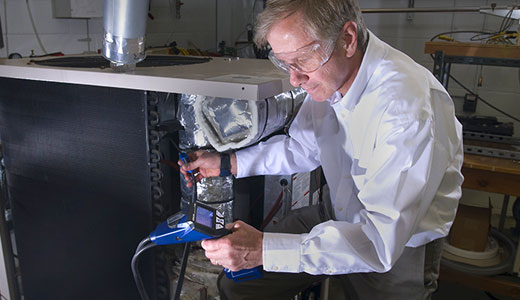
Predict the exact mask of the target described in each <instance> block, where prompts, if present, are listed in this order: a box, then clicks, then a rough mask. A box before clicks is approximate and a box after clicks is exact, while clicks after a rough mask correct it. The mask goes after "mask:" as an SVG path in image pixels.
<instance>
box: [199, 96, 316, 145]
mask: <svg viewBox="0 0 520 300" xmlns="http://www.w3.org/2000/svg"><path fill="white" fill-rule="evenodd" d="M305 95H306V94H305V92H304V91H303V90H302V89H295V90H293V91H289V92H285V93H282V94H279V95H277V96H274V97H271V98H267V99H265V100H263V101H252V100H239V99H229V98H217V97H205V96H196V97H197V99H196V100H195V101H194V110H195V120H196V123H197V124H198V126H200V129H202V131H203V132H204V135H205V136H206V138H207V140H208V141H209V142H210V144H211V146H213V148H215V149H216V150H217V151H218V152H224V151H227V150H231V149H239V148H244V147H247V146H249V145H252V144H254V143H256V142H258V141H260V140H261V139H263V138H264V137H267V136H269V135H270V134H272V133H274V132H276V131H278V130H280V129H282V128H283V127H284V126H285V125H286V124H287V123H288V122H289V121H290V120H291V119H292V117H293V116H294V114H295V113H296V111H297V109H298V108H299V107H300V106H301V104H302V103H303V100H304V99H305Z"/></svg>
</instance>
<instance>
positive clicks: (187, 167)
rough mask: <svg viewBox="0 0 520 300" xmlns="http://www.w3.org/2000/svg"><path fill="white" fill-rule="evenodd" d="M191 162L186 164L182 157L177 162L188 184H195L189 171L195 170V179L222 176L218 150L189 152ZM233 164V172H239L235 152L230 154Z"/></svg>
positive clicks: (188, 185)
mask: <svg viewBox="0 0 520 300" xmlns="http://www.w3.org/2000/svg"><path fill="white" fill-rule="evenodd" d="M188 157H189V158H190V162H189V163H186V164H184V163H183V162H182V161H181V160H180V159H179V161H178V162H177V164H178V165H179V166H181V169H180V170H181V173H182V174H183V175H184V178H185V179H186V182H187V184H186V186H187V187H191V186H193V182H191V177H190V175H189V174H188V171H193V174H194V175H195V180H197V181H201V180H202V178H207V177H217V176H220V153H218V152H207V151H203V150H199V151H195V152H190V153H188ZM229 158H230V164H231V173H232V174H234V175H236V174H237V157H236V155H235V153H231V155H230V156H229Z"/></svg>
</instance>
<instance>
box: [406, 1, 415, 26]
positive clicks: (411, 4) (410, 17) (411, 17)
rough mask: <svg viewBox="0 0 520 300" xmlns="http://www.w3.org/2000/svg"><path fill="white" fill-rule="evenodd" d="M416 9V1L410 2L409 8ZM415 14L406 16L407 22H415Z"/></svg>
mask: <svg viewBox="0 0 520 300" xmlns="http://www.w3.org/2000/svg"><path fill="white" fill-rule="evenodd" d="M414 7H415V0H408V8H414ZM413 17H414V14H413V13H411V12H409V13H407V14H406V20H408V21H413Z"/></svg>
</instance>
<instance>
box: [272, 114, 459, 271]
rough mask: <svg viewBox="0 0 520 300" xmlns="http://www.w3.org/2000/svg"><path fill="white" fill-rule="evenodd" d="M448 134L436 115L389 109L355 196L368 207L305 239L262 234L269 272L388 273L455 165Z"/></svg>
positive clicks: (319, 227)
mask: <svg viewBox="0 0 520 300" xmlns="http://www.w3.org/2000/svg"><path fill="white" fill-rule="evenodd" d="M445 134H451V135H452V136H453V135H454V134H455V133H454V132H442V131H440V132H436V131H435V128H434V124H433V121H432V115H429V116H424V115H423V116H406V115H403V114H402V112H400V111H392V108H391V107H390V108H389V109H388V111H387V112H385V114H384V115H383V117H382V119H381V122H380V125H379V130H378V137H377V143H376V145H375V147H374V149H373V153H372V155H371V156H370V159H369V161H368V162H365V163H366V165H365V166H364V167H365V168H366V172H365V175H364V181H365V182H363V184H362V186H361V188H360V189H359V193H358V194H357V197H358V199H359V200H360V202H361V203H362V205H363V206H364V208H363V209H362V211H361V212H360V218H359V220H358V221H357V222H355V223H349V222H344V221H328V222H325V223H322V224H319V225H317V226H315V227H314V228H313V229H312V230H311V231H310V233H308V234H301V235H287V234H279V233H264V239H263V262H264V269H265V270H267V271H278V272H306V273H310V274H346V273H357V272H386V271H388V270H390V269H391V267H392V265H393V264H394V263H395V261H396V260H397V259H398V258H399V256H400V255H401V253H402V252H403V250H404V247H405V245H406V243H407V242H408V241H409V239H410V237H411V236H412V234H413V233H414V231H415V229H416V228H417V226H418V224H419V221H420V220H421V218H423V216H424V215H425V212H426V211H427V209H428V207H429V206H430V204H431V202H432V200H433V198H434V197H435V193H436V191H437V189H438V187H439V185H440V183H441V181H442V179H443V177H444V174H445V173H446V170H447V169H448V168H449V167H450V164H451V163H452V161H453V160H454V158H453V154H452V153H451V152H450V151H448V150H447V149H448V148H449V147H448V145H447V143H448V142H446V141H448V140H450V139H449V138H447V137H446V136H441V135H445ZM436 135H439V136H436ZM455 135H457V134H455ZM456 139H457V138H456V137H455V140H456ZM450 153H451V154H450ZM353 176H355V174H353ZM456 184H460V183H454V185H456ZM459 188H460V186H459ZM340 200H341V195H336V202H337V201H340ZM457 200H458V199H454V201H457ZM347 209H348V207H347Z"/></svg>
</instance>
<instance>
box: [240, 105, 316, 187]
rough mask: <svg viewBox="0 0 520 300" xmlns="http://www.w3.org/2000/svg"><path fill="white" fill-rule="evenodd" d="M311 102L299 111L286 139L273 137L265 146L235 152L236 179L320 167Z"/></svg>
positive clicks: (289, 173)
mask: <svg viewBox="0 0 520 300" xmlns="http://www.w3.org/2000/svg"><path fill="white" fill-rule="evenodd" d="M310 101H312V100H311V99H309V98H308V99H306V100H305V102H304V104H303V105H302V107H301V108H300V110H299V112H298V114H297V116H296V118H295V120H294V122H293V123H292V125H291V127H290V130H289V135H288V136H287V135H275V136H273V137H271V138H270V139H269V140H267V141H265V142H261V143H259V144H257V145H255V146H252V147H249V148H245V149H242V150H239V151H237V152H236V157H237V178H242V177H248V176H254V175H291V174H294V173H299V172H309V171H312V170H314V169H315V168H317V167H318V166H319V165H320V161H319V157H318V151H317V149H318V147H317V144H316V138H315V136H314V132H313V129H312V119H311V106H312V105H311V102H310Z"/></svg>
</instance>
